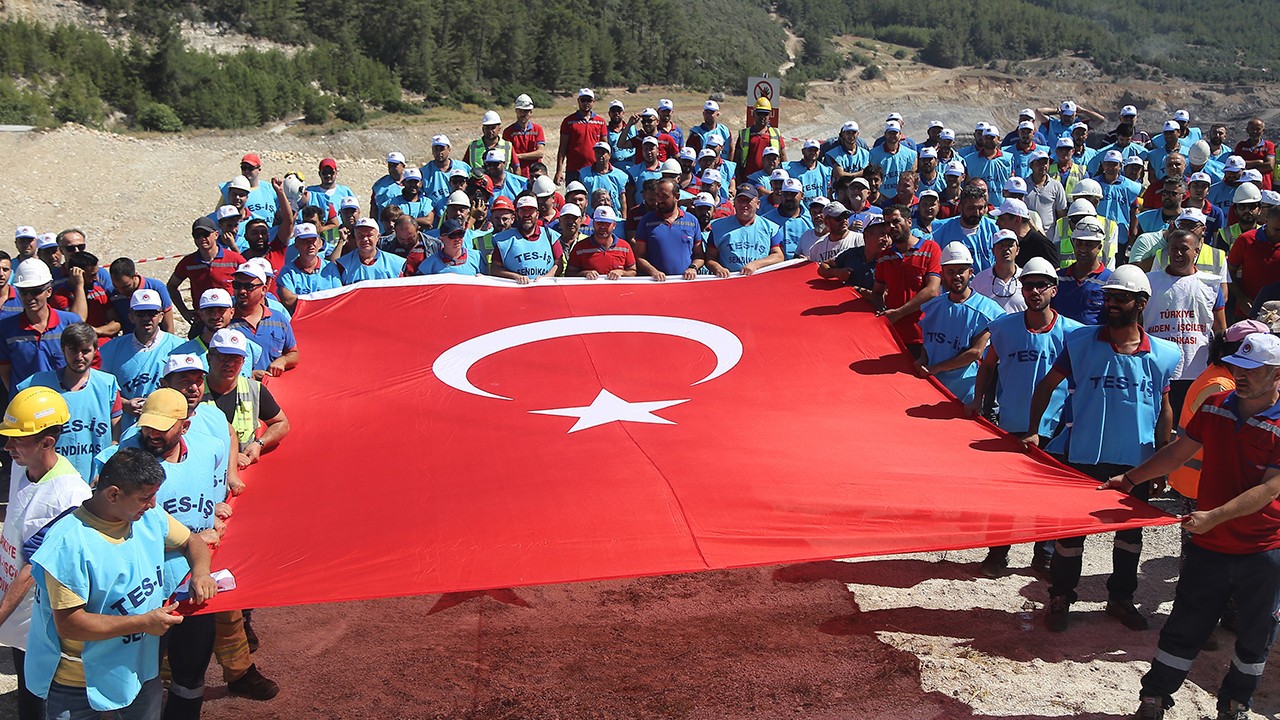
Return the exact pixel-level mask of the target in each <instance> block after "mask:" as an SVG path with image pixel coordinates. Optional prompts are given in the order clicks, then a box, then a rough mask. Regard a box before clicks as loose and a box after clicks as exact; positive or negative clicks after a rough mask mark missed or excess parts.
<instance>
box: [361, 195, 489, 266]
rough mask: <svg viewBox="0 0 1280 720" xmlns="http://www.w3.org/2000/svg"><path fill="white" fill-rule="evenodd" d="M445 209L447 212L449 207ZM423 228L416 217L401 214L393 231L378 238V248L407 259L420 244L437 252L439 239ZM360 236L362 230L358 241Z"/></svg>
mask: <svg viewBox="0 0 1280 720" xmlns="http://www.w3.org/2000/svg"><path fill="white" fill-rule="evenodd" d="M464 197H465V194H464ZM468 202H469V201H468ZM445 210H446V212H447V211H448V208H445ZM421 228H422V226H421V225H419V224H418V223H417V221H416V220H415V219H414V218H412V217H410V216H408V215H401V216H400V217H398V218H396V221H395V222H394V223H392V226H391V232H389V233H387V234H386V235H384V236H382V237H380V238H378V250H379V251H381V252H384V253H389V254H391V255H394V256H396V257H399V258H403V259H407V258H408V257H409V255H411V254H412V253H413V250H414V248H416V247H418V246H419V245H424V246H431V247H430V252H435V251H436V250H437V249H438V248H439V246H440V242H439V240H437V239H436V238H435V237H433V236H431V235H430V234H429V233H427V232H423V231H422V229H421ZM357 230H358V228H357ZM359 237H360V232H357V233H356V238H357V242H359Z"/></svg>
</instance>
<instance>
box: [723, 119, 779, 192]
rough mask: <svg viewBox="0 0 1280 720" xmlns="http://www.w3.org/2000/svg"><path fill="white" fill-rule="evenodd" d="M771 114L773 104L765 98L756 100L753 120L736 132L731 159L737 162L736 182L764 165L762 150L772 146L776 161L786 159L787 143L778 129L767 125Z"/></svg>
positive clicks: (744, 178)
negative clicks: (736, 142)
mask: <svg viewBox="0 0 1280 720" xmlns="http://www.w3.org/2000/svg"><path fill="white" fill-rule="evenodd" d="M772 114H773V105H772V104H771V103H770V102H769V100H768V99H766V98H760V99H759V100H757V101H756V107H755V114H754V116H753V117H754V118H755V121H754V122H753V123H752V124H751V127H746V128H743V129H742V130H740V131H739V132H738V146H737V147H736V148H734V151H733V160H734V162H736V163H738V182H742V181H743V180H746V179H747V176H748V175H750V174H751V173H753V172H755V171H757V170H759V169H761V168H762V167H764V150H765V148H768V147H772V148H776V149H777V151H778V162H779V164H781V163H782V162H783V161H785V160H786V159H787V143H786V140H785V139H784V138H783V137H782V134H781V133H779V132H778V129H777V128H775V127H772V126H770V125H769V116H770V115H772Z"/></svg>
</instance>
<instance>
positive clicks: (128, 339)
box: [99, 330, 184, 425]
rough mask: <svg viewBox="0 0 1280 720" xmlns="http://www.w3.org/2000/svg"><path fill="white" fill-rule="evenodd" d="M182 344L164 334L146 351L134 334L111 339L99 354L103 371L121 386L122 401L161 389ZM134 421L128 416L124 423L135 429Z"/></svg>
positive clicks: (173, 336)
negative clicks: (169, 363) (166, 364)
mask: <svg viewBox="0 0 1280 720" xmlns="http://www.w3.org/2000/svg"><path fill="white" fill-rule="evenodd" d="M183 342H184V341H183V339H182V338H180V337H178V336H177V335H172V334H170V333H167V332H165V331H163V330H161V331H160V332H159V333H157V334H156V337H155V339H154V340H153V341H152V342H151V345H150V347H145V348H144V347H142V345H141V344H140V343H139V342H138V338H136V337H134V335H133V333H129V334H128V335H121V336H120V337H118V338H112V339H111V340H110V341H109V342H107V344H106V345H103V346H102V348H101V350H100V351H99V354H100V355H101V356H102V370H103V371H104V372H108V373H111V375H112V376H113V377H115V379H116V382H117V383H119V384H120V396H121V397H123V398H125V399H126V400H132V399H134V398H140V397H146V396H147V395H150V394H151V391H153V390H155V389H156V388H158V387H160V379H161V378H163V377H164V366H165V363H166V362H168V361H169V356H170V355H174V354H176V353H177V352H178V348H179V347H180V346H181V345H182V344H183ZM135 420H136V418H134V416H133V415H126V416H125V420H124V421H122V422H127V424H128V425H132V424H133V422H134V421H135Z"/></svg>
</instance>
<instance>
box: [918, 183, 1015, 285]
mask: <svg viewBox="0 0 1280 720" xmlns="http://www.w3.org/2000/svg"><path fill="white" fill-rule="evenodd" d="M959 210H960V214H959V215H957V216H956V217H953V218H950V219H948V220H947V221H946V222H942V223H937V224H935V225H934V226H933V241H934V242H936V243H939V244H940V245H945V244H950V243H952V242H959V243H960V244H962V245H964V246H965V247H967V248H969V253H970V254H971V255H972V256H973V259H974V262H973V266H974V267H975V268H977V269H978V271H979V272H981V271H982V270H986V269H987V268H989V267H991V266H992V264H994V263H995V257H994V256H993V255H992V243H993V238H995V234H996V231H997V230H998V229H999V228H997V227H996V221H995V220H993V219H992V218H991V217H990V216H989V215H987V192H986V189H985V188H981V187H977V186H974V185H966V186H965V188H964V189H963V190H961V191H960V203H959Z"/></svg>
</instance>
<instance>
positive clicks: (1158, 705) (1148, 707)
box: [1133, 697, 1164, 720]
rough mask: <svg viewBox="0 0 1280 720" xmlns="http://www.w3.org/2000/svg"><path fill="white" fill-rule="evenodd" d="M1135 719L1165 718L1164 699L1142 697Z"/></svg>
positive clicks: (1155, 719) (1161, 719)
mask: <svg viewBox="0 0 1280 720" xmlns="http://www.w3.org/2000/svg"><path fill="white" fill-rule="evenodd" d="M1133 720H1164V701H1163V700H1161V699H1160V698H1158V697H1144V698H1142V700H1141V702H1139V704H1138V712H1136V713H1134V715H1133Z"/></svg>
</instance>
